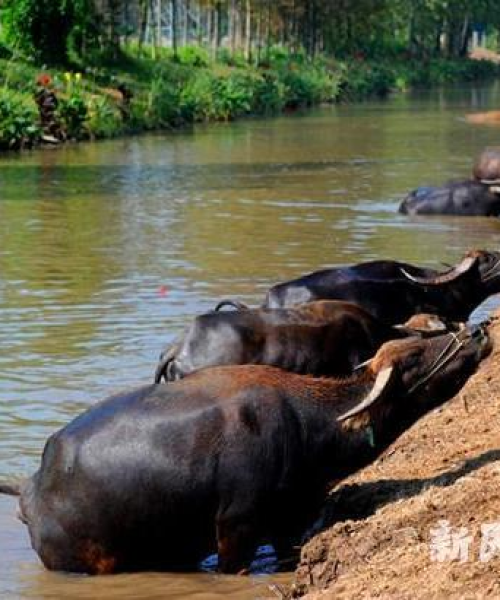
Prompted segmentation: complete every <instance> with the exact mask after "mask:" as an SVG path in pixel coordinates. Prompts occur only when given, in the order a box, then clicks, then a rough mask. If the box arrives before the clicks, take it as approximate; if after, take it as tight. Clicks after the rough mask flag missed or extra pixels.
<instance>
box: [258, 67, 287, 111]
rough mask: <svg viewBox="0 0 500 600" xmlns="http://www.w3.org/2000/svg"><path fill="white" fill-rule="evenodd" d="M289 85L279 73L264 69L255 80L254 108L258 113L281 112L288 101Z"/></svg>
mask: <svg viewBox="0 0 500 600" xmlns="http://www.w3.org/2000/svg"><path fill="white" fill-rule="evenodd" d="M287 91H288V90H287V87H286V85H285V84H284V82H283V81H282V80H281V79H280V77H279V75H278V73H276V72H273V71H264V72H263V73H262V75H261V77H260V78H259V79H258V80H256V82H255V90H254V98H253V109H254V111H255V112H256V113H257V114H272V113H277V112H280V111H282V110H283V109H284V107H285V105H286V103H287Z"/></svg>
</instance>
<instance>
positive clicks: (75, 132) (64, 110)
mask: <svg viewBox="0 0 500 600" xmlns="http://www.w3.org/2000/svg"><path fill="white" fill-rule="evenodd" d="M57 114H58V115H59V118H60V121H61V124H62V127H63V129H64V131H65V133H66V135H67V137H69V138H71V139H81V138H83V137H86V136H85V132H86V130H85V121H86V120H87V118H88V113H87V105H86V104H85V100H84V99H83V98H82V97H81V96H71V97H70V98H67V99H66V98H63V99H61V100H59V106H58V109H57Z"/></svg>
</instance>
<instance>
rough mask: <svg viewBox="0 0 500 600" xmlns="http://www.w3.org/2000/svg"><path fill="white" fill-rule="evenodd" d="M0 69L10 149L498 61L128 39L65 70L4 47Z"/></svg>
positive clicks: (278, 106) (455, 74) (465, 74)
mask: <svg viewBox="0 0 500 600" xmlns="http://www.w3.org/2000/svg"><path fill="white" fill-rule="evenodd" d="M0 56H1V53H0ZM0 73H1V75H0V85H1V88H0V149H1V150H7V149H17V148H22V147H29V146H32V145H35V144H37V143H39V142H40V140H41V139H42V136H43V137H44V138H45V140H52V141H53V142H56V140H60V141H63V140H66V139H77V140H80V139H98V138H108V137H113V136H117V135H122V134H126V133H135V132H141V131H147V130H161V129H173V128H177V127H181V126H184V125H189V124H192V123H196V122H202V121H224V120H231V119H236V118H238V117H242V116H245V115H268V114H276V113H280V112H282V111H286V110H293V109H296V108H299V107H306V106H312V105H315V104H319V103H322V102H339V101H353V100H362V99H366V98H369V97H373V96H378V97H384V96H386V95H387V94H389V93H390V92H392V91H403V90H406V89H408V88H410V87H413V86H418V85H425V86H432V85H438V84H442V83H447V82H459V81H473V80H484V79H486V78H488V77H493V76H497V75H498V74H500V67H499V65H496V64H493V63H492V62H488V61H477V60H476V61H473V60H460V61H445V60H442V59H441V60H435V61H429V62H427V63H425V64H423V63H415V64H412V63H411V62H408V61H404V60H377V61H369V60H365V59H364V58H363V57H362V56H358V57H356V58H352V59H350V60H344V61H336V60H333V59H331V58H326V57H318V58H316V59H314V60H311V59H307V58H306V57H305V56H303V55H300V54H299V55H294V56H291V55H289V54H288V53H286V52H284V51H282V50H281V49H279V48H277V49H274V50H272V51H271V52H270V54H269V58H268V59H267V60H266V61H265V62H262V63H261V64H260V65H258V66H251V65H248V64H246V62H245V61H244V60H243V58H241V59H238V58H234V57H230V56H229V55H228V54H225V53H224V52H221V53H219V56H218V60H217V61H216V62H214V61H212V60H210V59H209V56H208V53H206V52H205V51H204V50H202V49H200V48H198V47H196V48H195V47H185V48H182V49H181V51H180V52H179V55H178V56H177V57H176V58H174V57H173V56H172V55H171V53H170V52H169V51H167V50H164V51H162V52H161V53H160V56H158V57H157V58H156V59H155V60H152V59H151V58H150V57H149V54H147V53H146V52H144V53H142V54H141V53H139V52H138V51H137V49H131V50H130V52H127V53H124V54H122V56H121V57H120V60H119V61H118V62H117V63H115V64H113V65H111V66H110V65H108V66H101V67H93V68H87V67H86V66H85V65H75V67H74V68H73V70H72V71H64V72H63V71H61V70H57V69H46V68H44V67H40V66H37V65H34V64H31V63H27V62H23V61H22V60H21V59H16V58H15V57H13V56H8V53H4V55H3V58H0ZM42 113H43V117H41V114H42Z"/></svg>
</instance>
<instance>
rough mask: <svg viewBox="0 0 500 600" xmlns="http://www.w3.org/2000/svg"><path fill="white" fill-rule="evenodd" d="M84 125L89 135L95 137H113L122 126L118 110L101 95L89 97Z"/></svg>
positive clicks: (120, 130)
mask: <svg viewBox="0 0 500 600" xmlns="http://www.w3.org/2000/svg"><path fill="white" fill-rule="evenodd" d="M86 127H87V129H88V132H89V134H90V136H91V137H95V138H110V137H114V136H116V135H118V134H119V133H121V132H122V131H123V128H124V127H123V120H122V118H121V116H120V112H119V110H118V109H117V108H116V106H114V105H113V104H112V103H111V102H110V101H109V99H108V98H106V97H103V96H93V97H92V98H91V99H90V101H89V105H88V121H87V123H86Z"/></svg>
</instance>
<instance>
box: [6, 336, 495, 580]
mask: <svg viewBox="0 0 500 600" xmlns="http://www.w3.org/2000/svg"><path fill="white" fill-rule="evenodd" d="M488 351H489V341H488V336H487V334H486V332H485V331H484V329H483V328H482V327H478V328H476V329H474V330H469V329H464V330H462V331H460V332H459V333H458V334H447V335H442V336H436V337H434V338H429V339H419V338H408V339H407V340H398V341H391V342H388V343H387V344H385V345H384V346H382V348H381V349H380V350H379V351H378V353H377V354H376V356H375V357H374V358H373V360H371V362H370V363H369V365H368V367H367V369H366V370H365V371H364V372H359V373H357V374H356V375H354V376H352V377H351V378H349V379H344V380H332V379H326V378H318V379H316V378H312V377H308V376H304V375H297V374H294V373H287V372H286V371H283V370H281V369H276V368H274V367H268V366H250V365H245V366H238V367H217V368H212V369H204V370H202V371H199V372H197V373H194V374H192V375H191V376H190V377H187V378H186V379H183V380H182V381H176V382H174V383H172V384H170V385H151V386H147V387H142V388H140V389H136V390H134V391H130V392H124V393H121V394H118V395H115V396H112V397H110V398H107V399H106V400H104V401H102V402H100V403H98V404H96V405H94V406H93V407H92V408H90V409H89V410H87V411H86V412H84V413H83V414H81V415H80V416H78V417H77V418H75V419H74V420H73V421H72V422H70V423H69V424H68V425H67V426H66V427H64V428H63V429H61V430H60V431H58V432H57V433H55V434H54V435H53V436H52V437H50V438H49V440H48V441H47V443H46V445H45V448H44V451H43V456H42V462H41V466H40V469H39V470H38V471H37V473H35V475H33V476H32V477H31V478H30V479H29V480H27V481H26V482H25V483H24V484H22V485H21V486H20V488H21V489H20V490H17V489H16V488H15V486H12V485H8V484H4V485H0V491H3V492H5V493H17V492H18V491H19V492H20V495H21V498H20V516H21V519H22V520H23V521H24V522H25V523H26V524H27V526H28V529H29V533H30V537H31V543H32V545H33V548H34V549H35V550H36V552H37V553H38V554H39V556H40V558H41V560H42V562H43V563H44V565H45V566H46V567H47V568H49V569H54V570H61V571H74V572H81V573H90V574H101V573H114V572H120V571H137V570H178V569H183V570H185V569H194V568H196V566H197V565H198V563H199V561H200V560H201V559H202V558H203V557H204V556H205V555H207V554H209V553H211V552H213V551H218V554H219V567H220V570H222V571H223V572H230V573H234V572H239V571H240V570H241V569H242V568H245V567H247V566H248V564H249V562H250V560H251V558H252V556H253V553H254V551H255V548H256V546H257V545H258V544H259V543H261V542H267V541H268V542H271V543H272V544H273V545H274V546H275V549H276V551H277V554H278V556H287V555H288V553H289V552H291V548H292V547H293V546H294V545H295V544H297V543H298V542H299V541H300V540H301V536H302V535H303V533H304V531H305V530H306V528H307V527H308V526H309V525H310V524H311V523H312V521H313V520H314V518H315V517H316V516H317V512H318V508H319V506H320V504H321V501H322V499H323V498H324V494H325V490H326V488H327V485H328V483H329V482H330V481H332V480H333V479H338V478H343V477H345V476H347V475H349V474H351V473H353V472H355V471H356V470H357V469H359V468H361V467H363V466H364V465H366V464H368V463H370V462H371V461H373V460H374V459H375V458H376V457H377V456H378V455H379V454H380V453H381V452H382V451H383V450H384V449H385V448H386V447H387V446H388V445H389V444H390V443H391V442H392V441H393V440H395V439H396V438H397V437H398V436H399V435H400V434H401V433H402V432H403V431H404V430H405V429H407V428H408V427H409V426H410V425H411V424H412V423H413V422H415V421H416V420H417V419H418V418H419V417H421V416H422V415H423V414H425V413H426V412H427V411H429V410H430V409H432V408H434V407H436V406H438V405H440V404H441V403H442V402H444V401H445V400H447V399H448V398H450V397H451V396H453V395H454V394H455V393H456V392H457V391H458V390H459V388H460V387H461V386H462V384H463V383H464V382H465V381H466V379H467V378H468V377H469V376H470V375H471V374H472V373H473V372H474V370H475V369H476V367H477V365H478V364H479V362H480V360H481V359H482V358H483V357H484V356H485V355H486V354H487V353H488Z"/></svg>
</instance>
